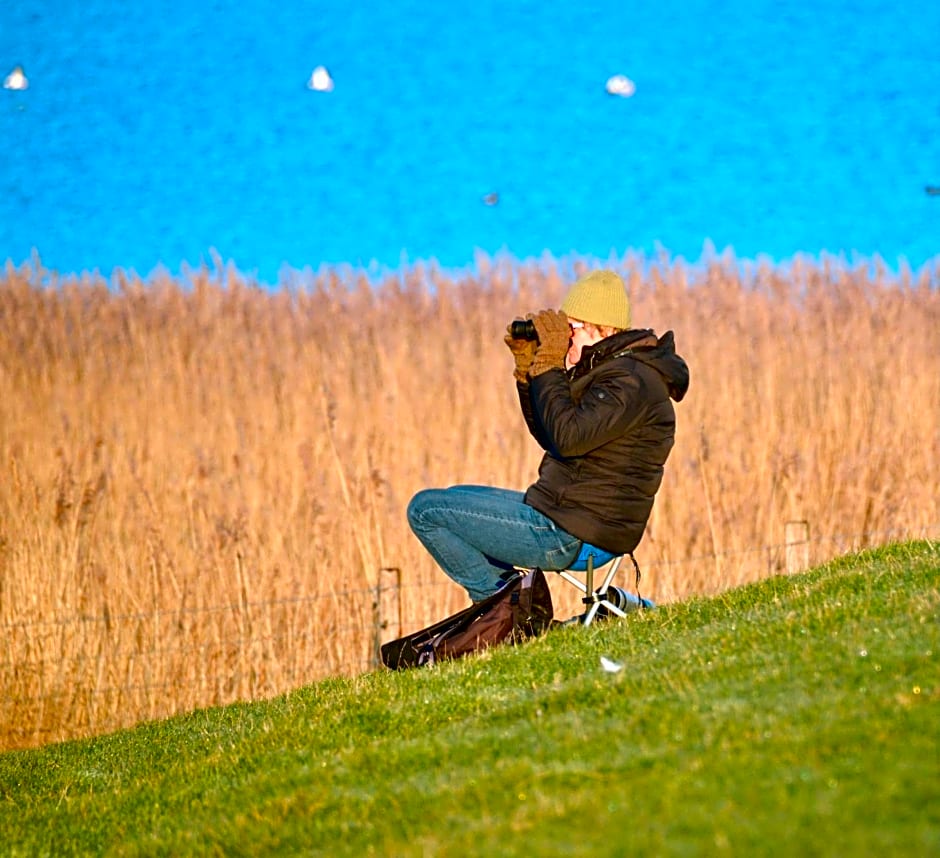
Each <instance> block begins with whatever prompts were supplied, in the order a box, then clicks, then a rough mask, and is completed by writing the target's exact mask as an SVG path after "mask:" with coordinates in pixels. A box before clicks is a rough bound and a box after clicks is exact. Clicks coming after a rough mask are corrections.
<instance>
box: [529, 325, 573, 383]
mask: <svg viewBox="0 0 940 858" xmlns="http://www.w3.org/2000/svg"><path fill="white" fill-rule="evenodd" d="M532 323H533V324H534V325H535V330H536V332H537V333H538V335H539V347H538V348H537V349H536V350H535V357H534V358H533V359H532V364H531V366H530V367H529V375H530V376H532V377H533V378H534V377H535V376H537V375H541V374H542V373H543V372H548V370H550V369H564V367H565V355H566V354H568V346H569V345H570V344H571V329H570V328H569V327H568V317H567V316H566V315H565V314H564V313H563V312H561V311H560V310H542V312H541V313H536V314H535V316H533V317H532Z"/></svg>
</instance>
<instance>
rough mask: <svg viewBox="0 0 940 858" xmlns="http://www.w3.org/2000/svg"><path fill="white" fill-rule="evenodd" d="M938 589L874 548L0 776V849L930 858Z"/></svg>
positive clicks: (937, 714) (938, 833)
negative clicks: (605, 663) (607, 664)
mask: <svg viewBox="0 0 940 858" xmlns="http://www.w3.org/2000/svg"><path fill="white" fill-rule="evenodd" d="M938 584H940V548H938V546H936V545H933V544H930V543H916V544H906V545H895V546H889V547H886V548H884V549H879V550H877V551H871V552H866V553H863V554H860V555H857V556H852V557H846V558H843V559H840V560H838V561H836V562H833V563H831V564H828V565H826V566H825V567H821V568H819V569H815V570H812V571H810V572H808V573H806V574H802V575H799V576H793V577H788V578H780V577H778V578H773V579H768V580H766V581H763V582H760V583H758V584H755V585H752V586H747V587H743V588H741V589H738V590H735V591H733V592H729V593H726V594H723V595H722V596H720V597H717V598H713V599H707V600H705V599H702V600H693V601H689V602H685V603H682V604H676V605H670V606H662V607H660V608H658V609H657V610H656V611H651V612H646V613H644V614H641V615H634V616H633V617H631V618H629V619H628V620H625V621H617V622H610V623H607V624H604V625H596V626H593V627H591V628H590V629H581V628H570V627H567V628H563V629H560V630H558V631H554V632H552V633H550V634H549V635H547V636H545V637H543V638H540V639H538V640H535V641H531V642H529V643H527V644H525V645H522V646H519V647H515V648H513V647H501V648H498V649H496V650H492V651H490V652H489V653H487V654H485V655H482V656H478V657H472V658H470V659H467V660H464V661H461V662H454V663H449V664H445V665H441V666H438V667H436V668H433V669H429V670H421V671H410V672H404V673H390V672H384V671H382V672H376V673H372V674H368V675H364V676H360V677H357V678H355V679H336V680H329V681H326V682H321V683H318V684H316V685H312V686H310V687H307V688H304V689H301V690H299V691H297V692H295V693H292V694H289V695H287V696H284V697H282V698H278V699H276V700H273V701H270V702H265V703H255V704H250V705H249V704H245V705H238V706H230V707H226V708H220V709H213V710H206V711H200V712H197V713H194V714H191V715H187V716H184V717H178V718H174V719H170V720H168V721H162V722H155V723H150V724H145V725H141V726H140V727H138V728H136V729H133V730H127V731H122V732H120V733H116V734H113V735H109V736H104V737H99V738H96V739H93V740H88V741H82V742H72V743H67V744H62V745H55V746H49V747H46V748H42V749H39V750H35V751H27V752H13V753H7V754H3V755H0V844H2V845H0V849H2V850H3V853H4V854H6V855H13V856H16V855H55V856H59V855H71V854H108V855H173V856H177V855H206V854H215V855H266V854H267V855H294V854H297V855H321V854H322V855H331V856H334V855H356V856H360V855H383V856H384V855H389V856H398V855H401V856H412V855H414V856H418V855H441V856H444V855H446V856H465V855H466V856H473V855H500V856H509V855H592V856H593V855H634V854H640V855H716V854H729V855H746V856H754V855H833V856H835V855H838V856H854V855H878V856H888V855H905V856H907V855H931V854H932V855H937V854H940V750H938V746H940V742H938V738H940V706H938V702H940V667H938V664H940V634H938V632H940V624H938V613H940V587H938ZM602 656H603V657H605V658H608V659H611V660H613V661H615V662H617V663H619V664H622V665H623V669H622V670H619V671H617V672H609V671H607V670H605V669H604V668H603V667H602V664H601V657H602Z"/></svg>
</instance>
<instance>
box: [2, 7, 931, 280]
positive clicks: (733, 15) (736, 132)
mask: <svg viewBox="0 0 940 858" xmlns="http://www.w3.org/2000/svg"><path fill="white" fill-rule="evenodd" d="M938 37H940V3H937V2H936V0H931V2H927V0H924V2H914V0H890V2H889V0H832V2H827V1H826V0H814V2H809V0H791V2H786V0H775V2H765V0H725V2H722V0H709V2H704V0H655V2H642V3H641V2H632V3H631V2H624V0H610V2H590V0H585V2H581V3H576V4H575V3H570V2H562V0H540V2H528V0H522V2H515V3H513V2H507V0H502V2H496V0H472V2H462V0H458V2H448V3H430V2H427V3H419V2H415V0H403V2H397V3H356V2H352V3H349V4H342V3H336V2H335V0H334V2H333V3H325V2H319V0H317V2H297V0H280V2H278V3H270V2H269V0H239V2H235V3H225V2H215V3H210V2H199V0H195V2H192V3H188V4H187V3H178V2H173V3H169V2H149V3H140V4H138V3H131V4H115V3H113V2H102V0H45V2H40V0H19V2H14V0H11V2H8V3H5V4H4V6H3V9H2V11H0V76H6V74H7V73H8V72H9V71H10V70H11V69H12V68H13V67H14V66H15V65H17V64H20V65H22V66H23V69H24V71H25V73H26V75H27V77H28V78H29V81H30V86H29V89H27V90H25V91H7V90H0V139H2V141H3V144H2V145H3V150H4V151H3V158H2V160H0V262H2V261H3V260H7V259H8V260H11V261H12V262H13V263H14V264H20V263H22V262H24V261H28V260H30V259H31V258H34V253H35V254H38V256H39V257H40V258H41V260H42V263H43V264H44V265H45V266H46V267H47V268H50V269H53V270H56V271H59V272H62V273H71V272H82V271H91V270H97V271H100V272H101V273H103V274H105V275H109V274H110V273H111V272H112V271H113V270H114V269H115V268H123V269H129V270H132V271H134V272H136V273H138V274H140V275H142V276H148V275H149V274H150V273H151V272H152V271H153V270H154V269H155V268H157V267H162V268H165V269H168V270H170V271H171V272H177V271H180V270H181V269H183V268H185V267H186V266H194V265H199V264H201V263H202V262H205V261H208V260H209V259H211V258H218V257H221V258H222V260H224V261H225V262H231V263H233V264H234V265H235V266H236V267H237V268H239V269H240V270H242V271H244V272H246V273H249V274H252V275H254V276H256V277H257V278H258V279H259V280H261V281H262V282H265V283H275V282H278V279H279V278H280V277H282V276H283V274H284V272H285V270H286V269H300V268H304V267H307V266H310V267H312V268H313V269H318V268H320V267H321V266H324V265H338V264H347V263H348V264H351V265H353V266H357V267H367V268H371V269H373V270H374V269H376V268H377V267H386V268H393V269H395V268H399V267H400V266H402V265H403V264H405V265H409V264H413V263H415V262H417V261H419V260H425V261H429V260H435V261H436V262H437V263H438V264H439V265H441V266H442V267H445V268H464V267H468V266H473V264H474V261H475V259H476V258H477V253H478V251H483V252H484V253H486V254H488V255H499V254H509V255H511V256H512V257H515V258H517V259H520V260H524V259H529V258H533V257H541V256H542V255H543V254H544V253H548V254H551V255H552V256H554V257H557V258H560V257H564V256H568V255H578V256H587V257H596V258H607V257H609V256H610V255H611V254H615V255H617V256H622V255H623V254H625V253H627V252H629V251H631V250H632V251H636V252H637V253H642V254H644V255H657V254H659V253H662V252H665V253H668V254H669V255H671V256H673V257H682V258H684V259H686V260H689V261H694V260H698V259H700V258H701V257H702V256H703V254H707V253H708V252H710V251H709V249H710V248H712V247H714V248H715V249H716V250H717V251H719V252H723V251H725V250H728V249H730V250H731V251H733V253H734V254H735V256H736V257H737V258H739V259H760V258H766V259H770V260H772V261H777V262H783V261H785V260H788V259H790V258H792V257H793V256H795V255H798V254H801V255H802V254H806V255H810V256H813V257H819V256H823V255H837V256H840V257H844V258H846V259H847V260H848V261H850V262H851V261H853V260H857V259H858V258H862V259H870V258H872V257H879V258H881V259H882V260H884V262H885V263H886V264H887V265H888V266H889V267H890V268H895V267H898V266H902V265H908V266H911V267H912V268H914V269H915V270H917V269H920V268H921V267H922V266H924V265H925V264H930V265H933V264H934V263H935V262H936V261H938V258H940V196H931V195H928V194H927V193H926V191H925V189H926V186H929V185H940V38H938ZM319 64H323V65H325V66H326V67H327V68H328V69H329V70H330V72H331V74H332V76H333V79H334V81H335V89H334V90H333V91H332V92H330V93H322V92H313V91H310V90H308V89H307V87H306V82H307V80H308V78H309V76H310V73H311V71H312V70H313V68H314V67H315V66H317V65H319ZM617 73H620V74H625V75H628V76H629V77H630V78H631V79H632V80H633V81H634V82H635V83H636V93H635V94H634V95H633V96H632V97H631V98H618V97H614V96H610V95H608V94H607V93H606V92H605V89H604V84H605V81H606V80H607V78H608V77H609V76H610V75H613V74H617ZM491 193H495V194H498V203H496V204H495V205H487V204H486V203H485V202H484V198H485V197H486V195H488V194H491Z"/></svg>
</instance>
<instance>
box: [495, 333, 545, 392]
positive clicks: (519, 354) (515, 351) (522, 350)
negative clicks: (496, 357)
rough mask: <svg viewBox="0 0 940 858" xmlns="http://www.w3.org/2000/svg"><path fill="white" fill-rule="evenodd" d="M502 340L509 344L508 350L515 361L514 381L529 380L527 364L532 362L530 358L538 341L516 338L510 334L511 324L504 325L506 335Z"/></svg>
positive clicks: (525, 381)
mask: <svg viewBox="0 0 940 858" xmlns="http://www.w3.org/2000/svg"><path fill="white" fill-rule="evenodd" d="M503 342H505V343H506V345H507V346H509V351H511V352H512V356H513V358H514V359H515V361H516V368H515V369H514V370H513V373H512V374H513V375H514V376H515V378H516V381H519V382H522V384H526V383H527V382H528V381H529V376H528V372H529V366H530V365H531V364H532V358H533V357H534V356H535V350H536V348H538V343H537V342H536V341H535V340H517V339H516V338H515V337H514V336H513V335H512V325H511V324H510V325H507V326H506V336H505V337H504V338H503Z"/></svg>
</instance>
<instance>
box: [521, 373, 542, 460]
mask: <svg viewBox="0 0 940 858" xmlns="http://www.w3.org/2000/svg"><path fill="white" fill-rule="evenodd" d="M516 391H517V392H518V394H519V405H520V407H521V408H522V416H523V417H524V418H525V424H526V426H527V427H528V429H529V432H530V433H531V435H532V437H533V438H535V440H536V441H537V442H538V445H539V446H540V447H541V448H542V449H543V450H546V451H548V450H550V449H551V439H550V438H549V437H548V436H547V435H546V434H545V429H544V428H543V427H542V426H541V425H540V424H539V422H538V420H537V419H536V416H535V406H534V403H533V401H532V385H531V384H523V383H522V382H516Z"/></svg>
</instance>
